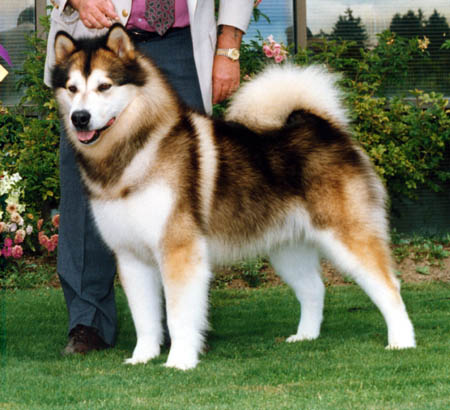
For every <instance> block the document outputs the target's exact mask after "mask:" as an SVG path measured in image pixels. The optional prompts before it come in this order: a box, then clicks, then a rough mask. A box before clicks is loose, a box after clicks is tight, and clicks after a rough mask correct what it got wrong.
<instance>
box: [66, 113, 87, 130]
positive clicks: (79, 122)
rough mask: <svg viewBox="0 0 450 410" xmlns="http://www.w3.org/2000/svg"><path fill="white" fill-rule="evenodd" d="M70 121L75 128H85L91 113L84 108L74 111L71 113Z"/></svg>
mask: <svg viewBox="0 0 450 410" xmlns="http://www.w3.org/2000/svg"><path fill="white" fill-rule="evenodd" d="M71 118H72V123H73V125H75V127H76V128H80V129H82V128H87V125H88V124H89V121H90V120H91V114H89V111H86V110H79V111H74V112H73V114H72V117H71Z"/></svg>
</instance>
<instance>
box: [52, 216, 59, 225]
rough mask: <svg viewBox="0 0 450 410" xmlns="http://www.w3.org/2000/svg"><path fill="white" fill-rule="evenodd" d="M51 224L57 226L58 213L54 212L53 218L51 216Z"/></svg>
mask: <svg viewBox="0 0 450 410" xmlns="http://www.w3.org/2000/svg"><path fill="white" fill-rule="evenodd" d="M52 224H53V226H54V227H55V228H58V227H59V214H56V215H55V216H54V217H53V218H52Z"/></svg>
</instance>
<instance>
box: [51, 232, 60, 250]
mask: <svg viewBox="0 0 450 410" xmlns="http://www.w3.org/2000/svg"><path fill="white" fill-rule="evenodd" d="M58 239H59V237H58V234H57V233H55V234H54V235H52V236H51V238H50V242H51V243H52V244H53V245H55V248H56V247H57V246H58Z"/></svg>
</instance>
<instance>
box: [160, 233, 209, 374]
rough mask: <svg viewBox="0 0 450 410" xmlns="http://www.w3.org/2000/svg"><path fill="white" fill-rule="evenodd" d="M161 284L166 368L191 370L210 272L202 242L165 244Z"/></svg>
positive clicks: (202, 331)
mask: <svg viewBox="0 0 450 410" xmlns="http://www.w3.org/2000/svg"><path fill="white" fill-rule="evenodd" d="M162 273H163V275H162V276H163V284H164V291H165V296H166V309H167V324H168V327H169V332H170V338H171V341H172V345H171V348H170V352H169V357H168V359H167V363H166V366H167V367H175V368H177V369H180V370H188V369H192V368H194V367H195V366H196V365H197V363H198V357H199V354H200V353H201V351H202V348H203V342H204V334H205V332H206V330H207V328H208V321H207V316H208V288H209V281H210V278H211V272H210V269H209V266H208V258H207V248H206V244H205V241H203V240H202V239H199V238H194V239H192V238H186V239H180V238H177V239H176V240H174V241H168V242H167V241H166V247H165V251H164V257H163V269H162Z"/></svg>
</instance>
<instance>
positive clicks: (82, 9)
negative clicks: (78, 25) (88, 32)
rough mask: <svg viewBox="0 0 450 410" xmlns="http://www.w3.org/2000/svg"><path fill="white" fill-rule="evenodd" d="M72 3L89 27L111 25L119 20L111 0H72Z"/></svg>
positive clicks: (99, 27) (98, 27)
mask: <svg viewBox="0 0 450 410" xmlns="http://www.w3.org/2000/svg"><path fill="white" fill-rule="evenodd" d="M70 4H71V5H72V7H73V8H74V9H76V10H78V13H79V14H80V19H81V21H82V23H83V24H84V25H85V26H86V27H87V28H97V29H101V28H105V27H111V25H112V23H113V21H119V16H118V15H117V13H116V9H115V7H114V5H113V4H112V2H111V0H70Z"/></svg>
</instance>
